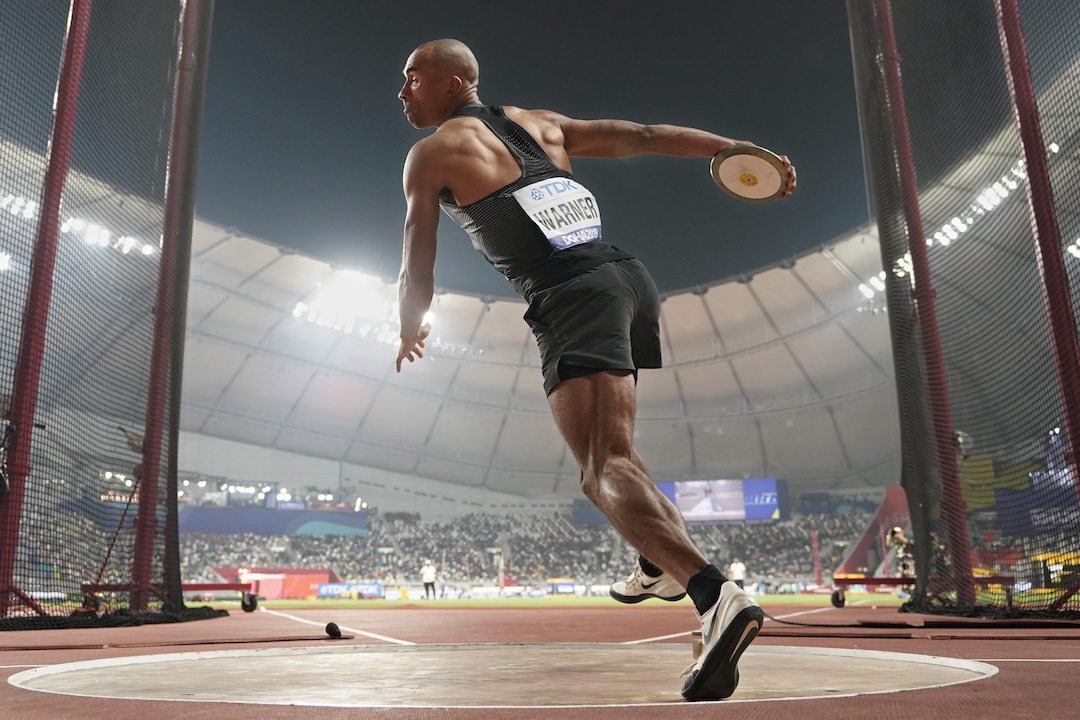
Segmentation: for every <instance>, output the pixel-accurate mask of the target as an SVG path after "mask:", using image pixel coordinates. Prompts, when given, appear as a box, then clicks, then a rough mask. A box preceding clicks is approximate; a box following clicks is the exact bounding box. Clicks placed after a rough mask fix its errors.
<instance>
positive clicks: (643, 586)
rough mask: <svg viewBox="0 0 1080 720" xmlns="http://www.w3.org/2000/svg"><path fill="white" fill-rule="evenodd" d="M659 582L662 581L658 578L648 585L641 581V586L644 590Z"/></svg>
mask: <svg viewBox="0 0 1080 720" xmlns="http://www.w3.org/2000/svg"><path fill="white" fill-rule="evenodd" d="M659 583H660V581H659V580H657V581H656V582H651V583H649V584H648V585H646V584H645V583H641V587H642V589H643V590H648V589H649V588H651V587H652V586H653V585H658V584H659Z"/></svg>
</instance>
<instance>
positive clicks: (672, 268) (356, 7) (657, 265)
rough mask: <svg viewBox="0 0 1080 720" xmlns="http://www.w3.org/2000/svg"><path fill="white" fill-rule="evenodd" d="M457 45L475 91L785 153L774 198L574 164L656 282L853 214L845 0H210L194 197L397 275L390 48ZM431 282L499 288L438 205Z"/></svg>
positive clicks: (767, 260) (236, 223) (710, 277)
mask: <svg viewBox="0 0 1080 720" xmlns="http://www.w3.org/2000/svg"><path fill="white" fill-rule="evenodd" d="M441 37H454V38H457V39H460V40H463V41H464V42H466V43H467V44H468V45H469V46H470V47H472V49H473V51H474V52H475V53H476V56H477V58H478V60H479V62H480V97H481V99H482V101H483V102H485V103H489V104H506V105H519V106H522V107H528V108H541V107H542V108H550V109H553V110H557V111H559V112H561V113H563V114H566V115H570V116H574V117H580V118H601V117H615V118H623V119H628V120H635V121H638V122H645V123H650V122H655V123H662V122H663V123H673V124H678V125H688V126H692V127H699V128H703V129H706V130H710V131H712V132H716V133H719V134H721V135H727V136H729V137H733V138H737V139H748V140H752V141H754V142H756V143H758V144H760V145H763V146H765V147H768V148H769V149H772V150H774V151H776V152H779V153H786V154H787V155H789V156H790V157H791V159H792V161H793V162H794V163H795V165H796V167H797V168H798V172H799V189H798V190H797V191H796V193H795V195H794V196H793V197H792V198H790V199H788V200H786V201H783V202H780V203H772V204H761V205H758V204H751V203H741V202H739V201H737V200H735V199H732V198H729V197H727V196H726V195H724V194H723V193H721V192H720V191H719V190H718V189H717V188H716V187H715V185H713V184H712V180H711V179H710V177H709V174H708V161H707V160H686V159H678V158H663V157H655V156H650V157H641V158H634V159H630V160H577V161H575V162H574V172H575V175H576V177H577V178H578V179H579V180H580V181H582V182H583V183H584V184H585V185H587V186H588V187H589V188H590V189H591V190H592V191H593V193H594V194H595V195H596V196H597V198H598V200H599V202H600V207H601V211H602V213H603V218H604V235H605V239H606V240H607V241H608V242H610V243H612V244H614V245H618V246H620V247H622V248H624V249H626V250H629V251H631V252H633V253H634V254H636V255H637V256H638V257H640V258H641V259H642V260H643V261H644V262H645V263H646V265H647V266H648V267H649V268H650V270H651V271H652V273H653V275H654V277H655V278H656V281H657V284H658V285H659V286H660V288H661V290H666V291H671V290H676V289H682V288H687V287H691V286H694V285H699V284H704V283H709V282H712V281H716V280H720V279H723V278H727V277H730V276H732V275H735V274H738V273H744V272H750V271H753V270H756V269H759V268H762V267H764V266H767V265H770V264H772V263H775V262H777V261H780V260H782V259H784V258H787V257H791V256H793V255H796V254H799V253H802V252H804V251H806V250H808V249H810V248H813V247H816V246H819V245H821V244H823V243H826V242H828V241H830V240H832V239H833V238H835V237H837V236H838V235H840V234H843V233H845V232H847V231H849V230H851V229H852V228H854V227H856V226H858V225H860V224H862V223H864V222H866V220H867V204H866V192H865V188H864V181H863V168H862V160H861V152H860V147H859V130H858V117H857V113H856V106H855V93H854V87H853V82H852V71H851V56H850V46H849V41H848V29H847V16H846V12H845V9H844V2H843V0H816V1H815V2H813V3H805V2H804V3H796V2H791V1H790V0H759V1H758V2H754V3H748V2H732V1H729V0H714V1H712V2H700V1H698V2H682V1H675V2H664V3H628V2H615V1H608V0H604V1H594V2H583V1H581V0H579V1H578V2H555V1H552V2H542V3H507V2H486V1H485V2H459V3H446V2H430V1H429V0H412V1H410V2H400V3H389V2H387V3H373V2H359V1H358V0H309V1H308V2H301V1H300V0H218V1H217V3H216V13H215V16H214V34H213V44H212V50H211V55H210V71H209V81H208V86H207V90H206V104H205V114H204V124H203V131H202V138H201V153H200V161H199V162H200V164H199V194H198V205H197V208H196V212H197V214H198V215H199V216H200V217H203V218H205V219H207V220H210V221H212V222H215V223H218V224H221V225H223V226H226V227H231V228H236V229H237V230H239V231H241V232H243V233H246V234H250V235H252V236H254V237H257V238H260V239H263V240H266V241H269V242H271V243H274V244H277V245H281V246H285V247H290V248H294V249H296V250H297V251H299V252H302V253H304V254H306V255H310V256H312V257H316V258H320V259H323V260H327V261H330V262H333V263H337V264H340V265H344V266H349V267H355V268H357V269H360V270H365V271H367V272H372V273H374V274H377V275H381V276H383V277H386V278H393V277H396V275H397V271H398V267H399V262H400V258H401V227H402V221H403V218H404V212H405V201H404V198H403V196H402V192H401V170H402V163H403V161H404V158H405V155H406V153H407V152H408V150H409V148H410V147H411V146H412V144H413V143H414V142H416V141H417V140H419V139H420V138H421V137H422V136H423V134H424V133H425V132H430V131H417V130H415V129H413V128H412V127H411V126H410V125H409V124H408V123H407V122H406V121H405V118H404V116H403V115H402V113H401V104H400V102H399V101H398V99H397V97H396V94H397V91H398V88H399V87H400V85H401V80H402V75H401V70H402V67H403V66H404V62H405V59H406V58H407V57H408V55H409V53H410V52H411V51H412V50H413V48H414V47H416V46H417V45H419V44H421V43H423V42H425V41H427V40H432V39H436V38H441ZM436 284H437V286H438V287H440V288H443V289H446V290H456V291H465V292H470V293H475V294H482V295H494V296H500V297H510V296H513V290H512V289H511V288H510V286H509V284H508V283H507V282H506V280H505V279H503V278H502V276H501V275H499V274H498V273H497V272H495V271H494V270H492V269H491V268H490V266H488V265H487V263H485V262H484V261H483V260H482V259H481V258H480V257H479V256H478V255H477V254H476V252H475V251H474V250H473V249H472V247H471V245H470V243H469V241H468V238H467V237H466V236H465V235H464V233H462V232H461V231H460V230H459V229H458V228H457V227H456V225H454V223H453V222H452V221H450V219H449V218H446V217H443V218H442V220H441V223H440V233H439V258H438V264H437V266H436Z"/></svg>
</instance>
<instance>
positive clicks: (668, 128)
mask: <svg viewBox="0 0 1080 720" xmlns="http://www.w3.org/2000/svg"><path fill="white" fill-rule="evenodd" d="M547 118H548V120H550V121H552V122H555V123H557V124H558V126H559V127H560V128H561V129H562V134H563V147H564V148H565V149H566V154H567V155H569V156H570V157H587V158H624V157H633V156H635V155H674V156H676V157H691V158H693V157H701V158H707V157H712V156H713V155H715V154H716V153H718V152H720V151H721V150H726V149H727V148H729V147H733V146H735V145H742V146H746V147H755V145H754V143H752V142H750V141H749V140H732V139H731V138H726V137H723V136H722V135H715V134H713V133H711V132H706V131H704V130H697V129H695V128H688V127H680V126H678V125H642V124H640V123H635V122H629V121H627V120H575V119H573V118H568V117H566V116H565V115H559V114H558V113H553V112H552V113H547ZM780 159H781V160H782V161H783V163H784V170H785V171H786V174H787V184H786V186H785V187H784V190H783V193H782V197H788V196H789V195H791V193H792V192H794V191H795V183H796V175H795V168H794V166H793V165H792V164H791V161H790V160H789V159H788V157H787V156H786V155H781V156H780Z"/></svg>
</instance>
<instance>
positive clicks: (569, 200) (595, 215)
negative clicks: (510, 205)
mask: <svg viewBox="0 0 1080 720" xmlns="http://www.w3.org/2000/svg"><path fill="white" fill-rule="evenodd" d="M514 199H515V200H517V202H518V205H520V206H521V209H522V210H524V211H525V214H526V215H528V216H529V219H531V220H532V221H533V222H534V223H536V226H537V227H538V228H540V232H542V233H544V237H546V238H547V241H548V242H549V243H551V247H553V248H554V249H556V250H564V249H566V248H568V247H574V246H575V245H582V244H584V243H588V242H592V241H594V240H599V239H600V238H601V235H602V233H601V228H600V206H599V205H598V204H597V202H596V198H595V197H593V194H592V193H591V192H589V190H588V188H586V187H585V186H584V185H582V184H581V183H579V182H577V181H575V180H571V179H570V178H559V177H557V178H549V179H547V180H540V181H538V182H535V183H533V184H531V185H526V186H525V187H523V188H521V189H520V190H515V191H514Z"/></svg>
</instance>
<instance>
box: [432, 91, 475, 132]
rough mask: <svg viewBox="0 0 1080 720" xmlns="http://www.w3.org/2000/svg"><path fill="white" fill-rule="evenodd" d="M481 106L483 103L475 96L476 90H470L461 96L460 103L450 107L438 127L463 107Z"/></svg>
mask: <svg viewBox="0 0 1080 720" xmlns="http://www.w3.org/2000/svg"><path fill="white" fill-rule="evenodd" d="M483 104H484V103H482V102H480V97H479V95H478V94H477V92H476V90H470V91H469V92H468V93H467V94H465V95H464V96H462V98H461V100H460V101H458V102H456V103H454V105H452V106H451V109H450V112H449V113H448V114H447V115H446V117H445V118H444V119H443V121H442V122H441V123H439V125H442V123H444V122H446V121H447V120H449V119H450V118H452V117H453V116H454V113H456V112H457V111H458V110H460V109H461V108H463V107H469V106H472V105H481V106H482V105H483Z"/></svg>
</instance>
